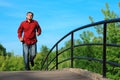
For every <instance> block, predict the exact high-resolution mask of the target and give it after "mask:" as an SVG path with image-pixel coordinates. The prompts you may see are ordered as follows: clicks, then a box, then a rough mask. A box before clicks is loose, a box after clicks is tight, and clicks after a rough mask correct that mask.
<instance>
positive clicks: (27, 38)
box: [18, 20, 41, 44]
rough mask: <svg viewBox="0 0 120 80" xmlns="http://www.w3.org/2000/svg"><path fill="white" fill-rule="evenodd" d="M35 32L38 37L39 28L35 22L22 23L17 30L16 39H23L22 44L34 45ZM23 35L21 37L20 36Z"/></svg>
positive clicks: (35, 39) (35, 40)
mask: <svg viewBox="0 0 120 80" xmlns="http://www.w3.org/2000/svg"><path fill="white" fill-rule="evenodd" d="M36 32H37V33H38V35H40V34H41V28H40V26H39V24H38V22H37V21H36V20H31V22H28V21H27V20H26V21H23V22H22V23H21V24H20V26H19V28H18V38H19V39H20V38H22V37H23V43H26V44H34V43H36V42H37V38H36ZM23 33H24V35H23V36H22V34H23Z"/></svg>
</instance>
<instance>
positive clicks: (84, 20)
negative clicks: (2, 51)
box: [0, 0, 120, 55]
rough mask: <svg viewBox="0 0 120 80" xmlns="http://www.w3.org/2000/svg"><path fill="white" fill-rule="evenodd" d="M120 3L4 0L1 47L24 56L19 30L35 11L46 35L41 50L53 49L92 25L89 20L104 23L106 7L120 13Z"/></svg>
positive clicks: (0, 10)
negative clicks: (30, 13)
mask: <svg viewBox="0 0 120 80" xmlns="http://www.w3.org/2000/svg"><path fill="white" fill-rule="evenodd" d="M118 2H120V1H119V0H0V44H2V45H3V46H4V47H5V48H6V51H7V52H14V54H15V55H22V43H21V42H19V39H18V37H17V30H18V27H19V25H20V23H21V22H22V21H24V20H25V18H26V13H27V12H28V11H32V12H33V13H34V19H35V20H37V21H38V23H39V24H40V26H41V29H42V34H41V35H40V36H39V37H37V39H38V42H37V48H38V49H37V50H38V52H39V51H40V49H41V46H42V45H46V46H47V47H48V48H51V47H52V46H53V45H54V44H55V43H56V42H57V41H58V40H59V39H60V38H62V37H63V36H64V35H65V34H67V33H68V32H70V31H71V30H74V29H76V28H78V27H80V26H83V25H86V24H90V23H91V22H90V20H89V18H88V17H89V16H92V17H93V18H94V20H95V22H97V21H101V20H103V19H104V16H103V14H102V12H101V9H105V3H108V4H109V7H110V9H111V10H113V11H115V12H116V13H118V14H119V13H120V12H119V11H120V9H119V8H118Z"/></svg>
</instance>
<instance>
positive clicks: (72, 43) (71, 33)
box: [41, 18, 120, 77]
mask: <svg viewBox="0 0 120 80" xmlns="http://www.w3.org/2000/svg"><path fill="white" fill-rule="evenodd" d="M114 22H120V18H116V19H111V20H103V21H99V22H95V23H91V24H88V25H85V26H82V27H79V28H77V29H74V30H72V31H71V32H69V33H68V34H66V35H65V36H63V37H62V38H61V39H60V40H59V41H57V42H56V43H55V45H54V46H53V47H52V48H51V49H50V51H49V53H48V54H47V56H46V58H45V60H44V61H43V64H42V67H41V69H43V67H44V64H45V63H46V62H47V67H46V69H47V70H48V66H49V65H50V64H51V62H52V61H53V60H55V58H56V65H55V66H56V69H58V64H59V63H61V62H58V56H59V55H60V54H62V53H63V52H64V51H66V50H69V49H71V58H69V59H70V60H71V68H72V67H73V59H74V58H75V57H73V52H74V48H75V47H78V46H84V45H87V46H89V45H102V46H103V60H102V63H103V77H106V63H108V64H115V65H118V66H119V65H120V64H117V63H113V62H108V61H106V46H115V47H120V45H118V44H106V36H107V35H106V32H107V24H108V23H114ZM101 24H103V27H104V28H103V43H101V44H98V43H91V44H80V45H74V41H73V40H74V32H76V31H79V30H82V29H85V28H89V27H93V26H97V25H101ZM69 35H70V36H71V47H69V48H68V49H65V50H63V51H62V52H61V53H58V44H59V43H60V42H61V41H62V40H64V39H65V38H66V37H67V36H69ZM54 48H56V57H54V59H52V61H50V63H48V57H49V55H50V53H51V52H52V51H53V49H54ZM76 58H77V57H76ZM69 59H67V60H69ZM94 60H96V59H94ZM65 61H66V60H65ZM63 62H64V61H63Z"/></svg>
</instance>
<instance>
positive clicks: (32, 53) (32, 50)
mask: <svg viewBox="0 0 120 80" xmlns="http://www.w3.org/2000/svg"><path fill="white" fill-rule="evenodd" d="M29 53H30V62H31V65H32V66H34V58H35V56H36V53H37V45H36V43H35V44H33V45H30V51H29Z"/></svg>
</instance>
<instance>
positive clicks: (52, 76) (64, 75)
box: [0, 71, 91, 80]
mask: <svg viewBox="0 0 120 80" xmlns="http://www.w3.org/2000/svg"><path fill="white" fill-rule="evenodd" d="M0 80H91V79H89V78H88V77H85V76H82V75H80V74H77V73H73V72H70V71H15V72H0Z"/></svg>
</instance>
